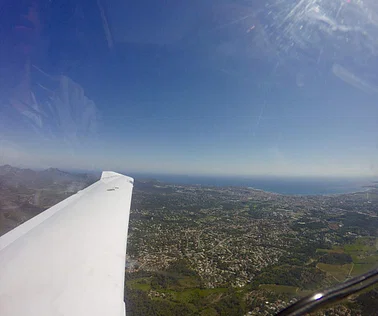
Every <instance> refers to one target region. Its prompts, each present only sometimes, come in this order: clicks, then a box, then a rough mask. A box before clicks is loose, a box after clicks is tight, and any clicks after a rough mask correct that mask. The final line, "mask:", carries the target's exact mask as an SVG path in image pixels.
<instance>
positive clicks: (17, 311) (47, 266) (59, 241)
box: [0, 172, 133, 316]
mask: <svg viewBox="0 0 378 316" xmlns="http://www.w3.org/2000/svg"><path fill="white" fill-rule="evenodd" d="M132 189H133V179H132V178H130V177H126V176H123V175H121V174H118V173H114V172H103V173H102V176H101V179H100V180H99V181H98V182H96V183H94V184H92V185H91V186H89V187H88V188H86V189H84V190H82V191H79V192H78V193H76V194H75V195H73V196H71V197H69V198H67V199H66V200H64V201H62V202H60V203H58V204H57V205H55V206H53V207H51V208H49V209H48V210H46V211H44V212H43V213H41V214H39V215H37V216H36V217H34V218H32V219H30V220H29V221H27V222H25V223H23V224H21V225H20V226H18V227H16V228H15V229H13V230H12V231H10V232H9V233H7V234H5V235H3V236H2V237H0V315H2V316H21V315H29V316H37V315H38V316H47V315H49V316H55V315H59V316H61V315H62V316H63V315H64V316H65V315H70V316H72V315H80V316H94V315H101V316H104V315H109V316H113V315H116V316H123V315H125V314H126V312H125V305H124V276H125V259H126V240H127V229H128V223H129V214H130V204H131V195H132Z"/></svg>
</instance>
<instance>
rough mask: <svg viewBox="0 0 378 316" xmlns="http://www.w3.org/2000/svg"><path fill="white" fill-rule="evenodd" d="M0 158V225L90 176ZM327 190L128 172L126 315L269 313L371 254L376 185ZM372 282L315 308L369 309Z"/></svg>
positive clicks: (375, 259)
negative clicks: (196, 181)
mask: <svg viewBox="0 0 378 316" xmlns="http://www.w3.org/2000/svg"><path fill="white" fill-rule="evenodd" d="M95 180H96V178H95V177H94V176H90V175H86V174H71V173H67V172H63V171H61V170H58V169H48V170H44V171H33V170H29V169H18V168H14V167H11V166H2V167H0V194H1V199H0V235H1V234H4V233H6V232H7V231H9V230H10V229H12V228H13V227H15V226H17V225H19V224H20V223H22V222H24V221H26V220H27V219H29V218H31V217H33V216H34V215H36V214H38V213H39V212H41V211H43V210H44V209H46V208H48V207H50V206H52V205H54V204H56V203H57V202H59V201H60V200H62V199H64V198H66V197H68V196H69V195H71V194H74V193H75V192H76V191H78V190H80V189H82V188H84V187H85V186H87V185H89V184H90V183H93V182H94V181H95ZM361 190H362V192H357V193H350V194H339V195H329V196H295V195H290V196H289V195H280V194H276V193H269V192H264V191H261V190H256V189H252V188H241V187H204V186H199V185H174V184H165V183H161V182H158V181H156V180H148V181H147V180H145V181H141V180H139V181H138V180H136V181H135V187H134V194H133V200H132V209H131V215H130V223H129V234H128V245H127V261H126V273H125V301H126V307H127V315H144V316H148V315H168V316H169V315H180V316H183V315H203V316H205V315H208V316H211V315H274V314H275V313H277V312H278V311H279V310H281V309H283V308H284V307H286V306H287V305H289V304H290V303H293V302H295V301H296V300H298V299H299V298H301V297H303V296H305V295H307V294H310V293H311V292H312V291H314V290H316V289H319V288H324V287H329V286H332V285H334V284H337V283H340V282H343V281H345V280H347V279H349V278H351V277H353V276H356V275H359V274H361V273H363V272H366V271H368V270H370V269H372V268H375V267H377V263H378V208H377V203H378V188H377V187H376V185H375V184H372V186H371V187H369V188H362V189H361ZM377 308H378V292H377V291H376V290H375V289H374V288H372V289H369V290H367V291H365V292H363V293H362V294H361V295H358V296H357V295H354V296H352V297H349V298H348V299H347V300H344V301H343V302H341V303H339V304H338V305H336V306H333V307H327V309H326V310H323V311H318V312H315V313H314V315H375V314H376V310H377Z"/></svg>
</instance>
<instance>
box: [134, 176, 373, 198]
mask: <svg viewBox="0 0 378 316" xmlns="http://www.w3.org/2000/svg"><path fill="white" fill-rule="evenodd" d="M131 176H133V177H134V178H135V179H140V180H142V179H156V180H158V181H161V182H164V183H169V184H178V185H179V184H189V185H203V186H218V187H225V186H236V187H249V188H254V189H259V190H263V191H267V192H274V193H279V194H288V195H331V194H342V193H352V192H363V191H367V190H369V189H371V187H369V186H373V185H375V186H376V185H377V183H375V180H376V178H299V177H295V178H294V177H217V176H188V175H164V174H131Z"/></svg>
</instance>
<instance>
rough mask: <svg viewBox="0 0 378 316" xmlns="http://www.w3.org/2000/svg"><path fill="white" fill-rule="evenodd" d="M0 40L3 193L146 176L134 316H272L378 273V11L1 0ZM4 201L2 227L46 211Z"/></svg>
mask: <svg viewBox="0 0 378 316" xmlns="http://www.w3.org/2000/svg"><path fill="white" fill-rule="evenodd" d="M0 39H1V44H0V165H4V166H3V167H0V171H1V172H0V180H1V181H2V183H3V187H4V188H8V186H7V185H9V186H10V187H12V188H16V187H17V189H14V190H16V191H12V192H16V193H17V194H19V196H22V194H25V193H24V191H22V190H24V189H25V188H26V187H27V186H28V185H29V184H28V185H26V184H25V183H29V182H25V181H24V182H22V183H23V184H22V185H24V186H22V185H21V184H17V186H15V182H11V181H10V180H9V179H11V178H7V177H6V175H8V174H9V172H10V170H13V171H11V172H12V173H11V174H12V175H13V176H14V175H15V174H20V171H17V172H19V173H17V172H16V171H15V170H21V169H23V170H24V169H27V168H31V169H35V170H44V169H48V170H55V171H54V172H56V171H57V170H58V169H59V170H64V171H65V172H67V173H77V172H80V173H98V172H100V171H101V170H113V171H117V172H121V173H124V174H128V175H130V176H133V177H134V178H135V180H136V181H135V190H134V196H133V204H132V213H131V217H130V228H129V240H128V248H127V252H128V261H127V263H126V283H125V293H126V294H125V297H126V304H127V308H128V311H129V313H130V315H155V314H159V313H160V312H161V311H165V313H166V314H165V315H178V314H182V315H260V314H261V315H271V314H274V313H276V312H278V311H279V310H281V309H282V308H284V307H286V306H288V305H289V304H290V303H293V302H295V301H296V300H298V299H299V298H301V297H303V296H305V295H308V294H309V293H311V292H312V291H314V290H317V289H321V288H325V287H329V286H332V285H334V284H337V283H340V282H343V281H345V280H349V279H350V278H352V277H353V276H357V275H359V274H361V273H364V272H367V271H369V270H371V269H373V268H376V267H377V262H378V230H377V227H378V207H377V202H378V186H377V180H378V179H377V175H378V163H377V162H378V125H377V123H378V106H377V104H378V103H377V97H378V76H377V73H378V3H377V2H376V1H375V0H365V1H362V0H290V1H283V0H266V1H246V0H221V1H210V0H193V1H182V0H175V1H173V0H165V1H148V0H140V1H121V0H107V1H105V0H69V1H67V0H0ZM10 166H12V168H15V169H9V168H11V167H10ZM49 168H58V169H49ZM13 176H12V177H13ZM12 179H13V178H12ZM7 181H8V182H7ZM9 181H10V182H9ZM12 181H13V180H12ZM75 181H76V182H74V183H76V184H74V188H75V190H78V189H80V188H79V187H78V186H77V180H75ZM12 185H13V186H12ZM33 185H35V184H30V186H29V187H28V190H37V189H36V187H33ZM75 185H76V186H75ZM20 188H23V189H22V190H21V189H20ZM70 188H71V187H70ZM7 190H8V189H3V190H2V192H3V193H2V194H4V197H6V198H8V197H9V196H11V195H9V194H10V193H9V192H11V191H7ZM12 190H13V189H12ZM25 190H26V189H25ZM44 190H45V189H43V190H42V189H41V187H38V192H39V193H38V194H43V192H46V190H45V191H44ZM60 190H61V187H60ZM65 190H66V189H65ZM67 190H68V189H67ZM42 191H43V192H42ZM4 192H6V193H4ZM25 192H26V191H25ZM28 192H29V191H28ZM32 192H34V193H33V198H31V199H29V200H27V201H26V202H25V201H23V200H22V198H20V199H21V200H22V201H23V202H22V203H21V202H20V203H19V204H20V205H25V204H24V202H25V203H29V204H30V205H34V206H36V207H41V210H42V208H43V207H47V206H48V205H50V204H51V203H52V202H51V201H53V200H54V199H53V198H52V196H53V195H54V194H55V195H56V194H58V191H56V192H53V190H51V192H50V191H49V194H50V195H48V197H47V198H46V199H42V198H39V196H40V195H38V198H35V196H37V195H35V194H37V193H35V192H37V191H32ZM41 192H42V193H41ZM67 192H71V191H69V190H68V191H67ZM72 192H73V191H72ZM8 193H9V194H8ZM12 194H15V193H12ZM63 197H64V196H63V195H62V193H61V192H60V193H59V198H63ZM6 198H4V203H3V204H0V207H1V208H0V212H1V213H0V229H1V231H0V233H4V232H5V231H6V230H9V229H10V227H11V226H12V225H13V226H14V225H16V223H17V224H19V222H20V221H21V220H20V218H28V217H30V216H32V215H30V214H33V215H35V213H36V211H34V213H33V212H32V213H27V212H26V213H23V212H21V211H17V212H18V213H15V212H14V211H12V207H13V206H10V205H11V204H9V203H10V202H9V203H8V200H6ZM20 199H19V200H17V199H16V198H13V195H12V201H13V202H14V201H21V200H20ZM36 201H37V202H36ZM41 201H43V203H42V202H41ZM46 201H47V202H46ZM48 201H49V202H48ZM13 202H12V203H13ZM7 203H8V204H7ZM14 203H16V202H14ZM33 203H34V204H33ZM41 203H42V204H41ZM49 203H50V204H49ZM29 204H28V205H29ZM12 205H13V204H12ZM17 207H19V206H17ZM13 209H14V208H13ZM17 210H18V209H17ZM33 210H34V209H33ZM20 212H21V213H20ZM14 218H16V219H15V220H14V221H13V219H14ZM12 221H13V222H12ZM12 223H13V224H12ZM376 299H377V292H374V291H366V292H365V293H364V294H362V295H361V296H359V297H358V298H354V299H353V300H351V299H349V300H347V301H344V302H341V303H340V304H339V305H336V306H334V307H330V309H329V312H331V311H332V312H334V313H335V314H334V315H349V314H348V313H360V314H362V315H372V314H374V313H375V312H376V309H374V308H376V307H374V301H375V304H376V302H377V301H378V300H376ZM264 313H265V314H264ZM163 314H164V313H163Z"/></svg>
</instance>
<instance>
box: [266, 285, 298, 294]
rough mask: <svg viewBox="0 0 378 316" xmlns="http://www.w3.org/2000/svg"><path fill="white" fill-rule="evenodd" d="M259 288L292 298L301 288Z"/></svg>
mask: <svg viewBox="0 0 378 316" xmlns="http://www.w3.org/2000/svg"><path fill="white" fill-rule="evenodd" d="M259 287H260V288H262V289H264V290H267V291H272V292H275V293H278V294H290V295H292V296H294V295H296V294H298V291H299V287H295V286H290V285H277V284H260V285H259Z"/></svg>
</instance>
